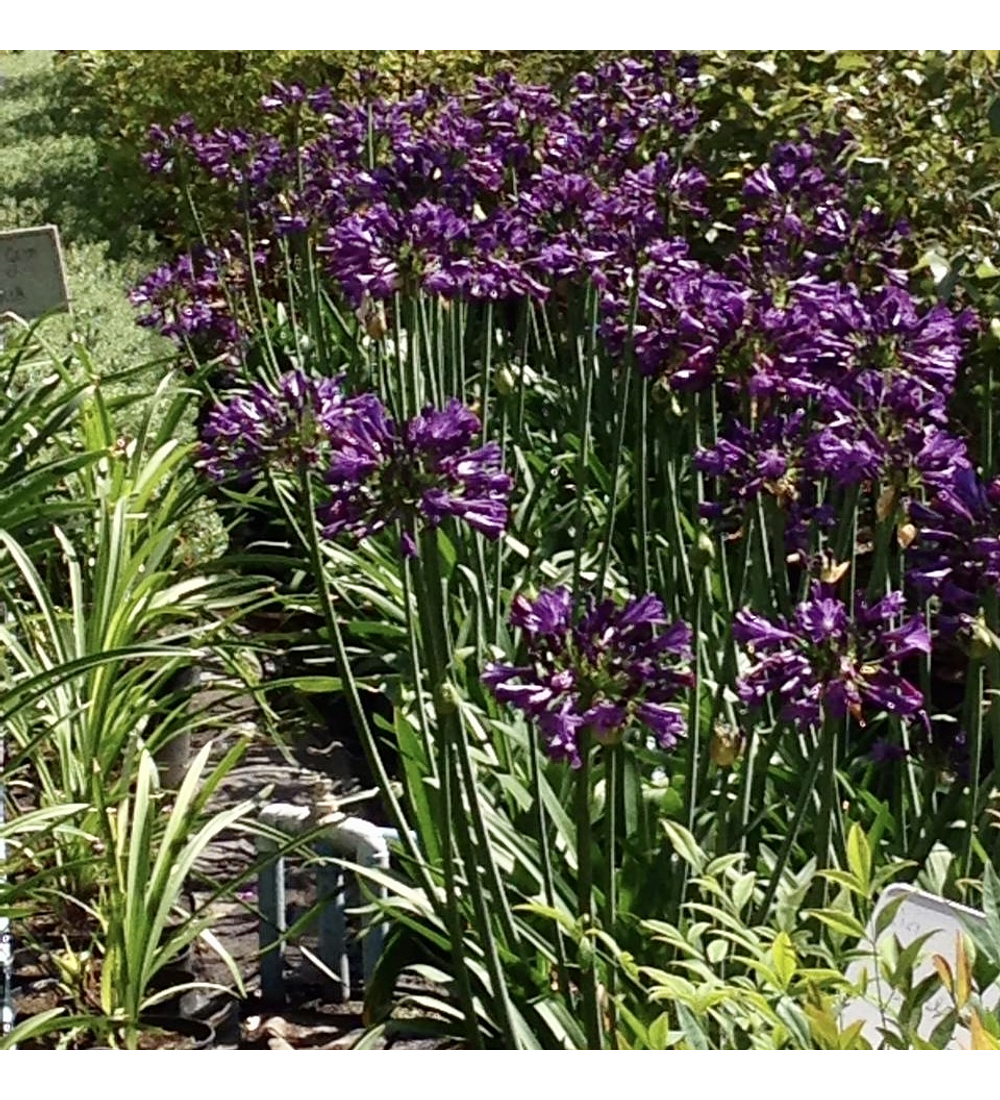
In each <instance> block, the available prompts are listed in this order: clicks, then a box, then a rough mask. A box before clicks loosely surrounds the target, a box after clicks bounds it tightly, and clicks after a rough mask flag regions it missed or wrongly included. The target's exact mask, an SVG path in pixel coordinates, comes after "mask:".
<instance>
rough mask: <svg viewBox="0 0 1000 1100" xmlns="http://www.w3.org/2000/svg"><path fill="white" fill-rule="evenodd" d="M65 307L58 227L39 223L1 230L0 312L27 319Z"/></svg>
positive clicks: (66, 298) (66, 296) (63, 276)
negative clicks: (32, 226)
mask: <svg viewBox="0 0 1000 1100" xmlns="http://www.w3.org/2000/svg"><path fill="white" fill-rule="evenodd" d="M68 306H69V294H68V292H67V290H66V272H65V269H64V268H63V257H62V248H61V246H60V244H59V230H58V229H57V228H56V227H55V226H54V225H42V226H38V227H36V228H34V229H11V230H8V231H6V232H3V233H0V313H16V314H17V315H18V316H19V317H23V318H24V319H25V320H27V321H30V320H32V319H33V318H35V317H41V316H42V315H43V314H45V313H50V312H51V311H52V310H65V309H67V308H68Z"/></svg>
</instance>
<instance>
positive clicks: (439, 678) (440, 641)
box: [417, 530, 518, 1047]
mask: <svg viewBox="0 0 1000 1100" xmlns="http://www.w3.org/2000/svg"><path fill="white" fill-rule="evenodd" d="M420 553H421V556H420V559H419V567H418V570H417V577H418V581H419V591H420V593H421V598H420V599H419V600H418V603H419V607H420V613H421V625H422V630H423V642H424V646H423V650H424V664H425V666H426V669H427V675H428V678H429V686H430V691H431V699H432V701H433V705H434V711H435V715H436V717H437V726H438V730H437V733H438V737H439V739H440V746H439V751H440V754H441V756H440V758H441V766H440V771H441V779H442V785H443V788H444V789H445V790H449V789H450V790H451V794H450V796H449V802H448V816H447V817H446V818H444V820H443V821H442V822H441V826H442V831H443V832H444V833H450V834H451V835H453V836H454V838H455V841H456V845H457V847H458V850H459V853H460V858H459V859H456V860H455V863H460V862H461V863H464V865H465V881H466V884H467V886H468V889H469V893H470V895H471V898H472V905H473V909H474V911H475V918H476V931H477V932H478V933H479V938H480V941H481V944H482V948H483V953H484V955H485V957H486V968H487V971H488V973H489V977H490V983H491V985H492V992H493V996H494V998H495V1000H496V1005H497V1008H498V1013H499V1017H500V1020H499V1022H500V1027H501V1030H502V1031H503V1033H504V1038H505V1041H506V1042H507V1043H508V1044H509V1045H510V1046H511V1047H516V1046H517V1045H518V1044H517V1039H516V1030H515V1027H514V1023H513V1017H512V1012H511V1005H510V999H509V995H508V993H507V986H506V981H505V978H504V973H503V968H502V965H501V962H500V955H499V950H498V947H497V942H496V936H495V934H494V921H493V912H495V913H496V917H497V922H498V924H499V927H500V930H501V932H502V933H503V936H504V939H505V944H506V946H507V947H508V949H511V950H513V949H514V948H515V947H516V944H517V939H518V937H517V933H516V930H515V928H514V921H513V915H512V914H511V912H510V906H509V901H508V897H507V891H506V890H505V888H504V884H503V883H502V881H501V880H500V876H499V872H498V869H497V866H496V862H495V860H494V859H493V854H492V849H491V847H490V843H489V836H488V833H487V830H486V824H485V821H484V820H483V812H482V805H481V803H480V796H479V790H478V786H477V783H476V775H475V770H474V768H473V765H472V759H471V756H470V753H469V744H468V738H467V734H466V730H465V725H464V722H463V720H462V717H461V713H460V712H459V710H458V707H457V703H456V701H455V700H454V699H452V698H450V697H449V696H450V694H451V692H452V689H451V686H450V684H449V681H448V669H449V667H450V664H451V641H450V637H449V632H448V626H447V622H446V620H445V607H446V591H445V586H444V583H443V579H442V577H441V573H440V560H439V551H438V546H437V537H436V532H434V531H432V530H425V531H424V532H423V535H422V537H421V546H420ZM456 765H457V769H458V770H457V772H456V771H455V770H454V769H455V768H456ZM463 787H464V792H463ZM463 793H464V796H465V799H464V801H465V803H466V804H467V809H466V805H465V804H463V798H462V795H463ZM442 816H444V815H442ZM470 821H471V824H472V831H471V832H470V830H469V823H470ZM473 834H475V835H473ZM477 846H478V851H477ZM480 860H481V861H482V864H483V867H484V870H485V872H486V875H485V878H486V880H487V883H488V885H489V890H490V894H491V895H492V901H493V911H492V912H491V908H490V906H489V904H488V903H487V899H486V892H485V890H484V888H483V879H482V877H481V876H480V872H479V862H480ZM449 863H451V861H450V860H449V861H448V862H447V863H446V869H447V866H448V864H449ZM453 907H454V908H455V910H456V913H458V912H459V911H460V906H459V899H458V897H457V896H455V897H454V900H453ZM460 942H461V941H460Z"/></svg>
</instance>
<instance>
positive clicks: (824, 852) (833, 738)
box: [816, 715, 841, 867]
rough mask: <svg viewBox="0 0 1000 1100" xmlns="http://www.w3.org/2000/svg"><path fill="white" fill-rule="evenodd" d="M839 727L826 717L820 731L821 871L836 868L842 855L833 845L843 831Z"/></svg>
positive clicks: (818, 844)
mask: <svg viewBox="0 0 1000 1100" xmlns="http://www.w3.org/2000/svg"><path fill="white" fill-rule="evenodd" d="M840 725H841V723H840V722H838V721H837V720H836V719H835V718H833V717H832V716H831V715H826V717H825V719H824V722H823V728H822V730H821V731H820V737H819V749H818V752H817V754H816V755H817V756H818V757H819V758H820V759H821V760H822V772H821V774H820V805H819V818H818V820H817V822H816V858H817V859H818V860H819V862H820V866H822V867H836V866H837V865H838V863H839V853H838V852H837V851H836V845H835V843H834V839H835V837H837V836H839V835H840V833H841V830H840V829H839V828H838V825H839V822H840V803H839V801H838V798H837V748H838V741H839V734H840Z"/></svg>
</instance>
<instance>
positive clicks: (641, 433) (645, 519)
mask: <svg viewBox="0 0 1000 1100" xmlns="http://www.w3.org/2000/svg"><path fill="white" fill-rule="evenodd" d="M632 392H633V393H634V395H635V415H634V418H633V429H632V430H633V432H634V440H633V444H634V450H633V452H632V462H633V473H632V478H633V483H634V487H635V535H636V560H637V563H638V570H639V591H640V592H648V591H649V481H648V480H647V477H648V472H649V471H648V466H649V460H648V454H647V452H648V446H647V438H646V433H647V431H648V427H647V426H648V424H649V386H648V385H647V384H643V383H640V385H638V386H635V387H633V391H632ZM670 507H671V508H672V509H673V511H674V512H676V511H677V494H676V487H675V486H674V485H672V486H671V492H670ZM678 527H679V524H678ZM670 534H671V535H672V536H673V537H674V541H675V545H674V546H673V551H674V554H675V556H676V557H677V560H681V558H683V557H685V555H684V551H683V546H684V543H683V540H682V539H681V540H680V541H677V539H678V536H680V531H679V530H678V531H677V532H676V533H675V531H674V528H673V527H671V528H670Z"/></svg>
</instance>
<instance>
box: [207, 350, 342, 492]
mask: <svg viewBox="0 0 1000 1100" xmlns="http://www.w3.org/2000/svg"><path fill="white" fill-rule="evenodd" d="M343 404H344V398H343V395H342V393H341V389H340V383H339V380H337V379H332V378H324V379H313V378H309V377H308V376H307V375H305V374H303V373H302V372H301V371H291V372H290V373H288V374H285V375H282V376H281V378H279V379H278V383H277V385H276V386H275V387H273V388H271V387H268V386H265V385H263V384H262V383H259V382H258V383H255V384H254V385H253V386H251V387H250V389H249V391H248V392H247V393H245V394H238V395H236V396H234V397H232V398H231V399H230V400H229V401H228V402H227V403H226V404H224V405H217V406H216V407H215V408H214V409H213V410H212V411H211V412H210V413H209V415H208V419H207V420H206V422H205V425H204V427H203V428H202V432H201V438H202V442H201V460H200V461H201V465H202V467H203V468H204V470H205V472H206V473H207V474H208V476H209V477H210V478H212V479H213V480H214V481H225V480H227V479H229V478H232V477H236V478H238V479H239V480H240V481H242V482H243V483H249V482H250V481H252V480H253V479H254V478H255V477H256V476H258V475H259V474H261V473H263V472H264V471H265V470H273V471H275V472H279V471H284V472H294V471H295V470H297V469H298V468H299V464H300V463H301V462H303V461H304V462H306V463H307V464H308V465H310V466H316V465H318V464H319V463H320V461H321V460H322V459H323V458H324V457H326V455H327V454H328V452H329V447H330V436H331V428H332V426H333V423H334V421H335V418H336V416H337V415H338V414H339V412H340V410H341V408H342V407H343Z"/></svg>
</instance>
